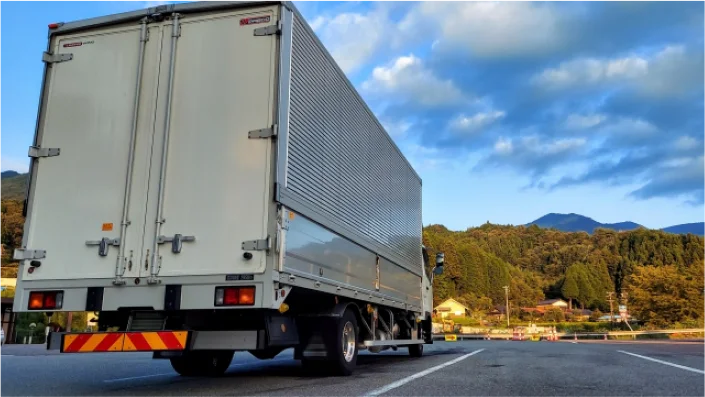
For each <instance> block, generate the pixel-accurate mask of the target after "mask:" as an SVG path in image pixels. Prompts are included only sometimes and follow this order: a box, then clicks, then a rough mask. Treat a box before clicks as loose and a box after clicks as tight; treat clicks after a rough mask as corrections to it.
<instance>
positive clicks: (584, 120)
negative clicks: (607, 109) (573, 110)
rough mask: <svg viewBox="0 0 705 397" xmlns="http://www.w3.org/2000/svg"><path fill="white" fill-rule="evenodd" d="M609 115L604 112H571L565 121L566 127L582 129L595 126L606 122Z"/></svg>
mask: <svg viewBox="0 0 705 397" xmlns="http://www.w3.org/2000/svg"><path fill="white" fill-rule="evenodd" d="M606 119H607V117H606V116H605V115H604V114H588V115H580V114H571V115H570V116H568V118H567V119H566V121H565V124H564V125H565V128H567V129H569V130H582V129H588V128H592V127H595V126H597V125H599V124H601V123H602V122H604V121H605V120H606Z"/></svg>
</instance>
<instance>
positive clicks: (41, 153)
mask: <svg viewBox="0 0 705 397" xmlns="http://www.w3.org/2000/svg"><path fill="white" fill-rule="evenodd" d="M59 154H61V149H59V148H48V147H39V146H30V147H29V153H28V156H29V157H32V158H39V157H54V156H58V155H59Z"/></svg>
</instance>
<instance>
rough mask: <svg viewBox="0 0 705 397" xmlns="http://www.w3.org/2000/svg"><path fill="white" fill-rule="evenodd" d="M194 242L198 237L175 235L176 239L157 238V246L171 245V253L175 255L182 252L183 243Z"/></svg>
mask: <svg viewBox="0 0 705 397" xmlns="http://www.w3.org/2000/svg"><path fill="white" fill-rule="evenodd" d="M192 241H196V236H183V235H181V234H175V235H174V237H167V236H159V237H157V244H164V243H171V252H173V253H175V254H178V253H179V252H181V246H182V243H190V242H192Z"/></svg>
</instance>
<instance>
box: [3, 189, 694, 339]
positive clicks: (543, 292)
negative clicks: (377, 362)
mask: <svg viewBox="0 0 705 397" xmlns="http://www.w3.org/2000/svg"><path fill="white" fill-rule="evenodd" d="M23 223H24V219H23V217H22V202H21V201H19V200H3V201H2V244H3V255H2V262H3V266H8V267H7V268H5V269H4V271H3V276H4V277H13V276H14V274H12V273H14V272H13V270H14V269H11V267H14V266H15V265H14V264H13V262H12V260H11V257H12V252H13V250H14V248H16V247H19V246H20V244H21V241H22V231H23ZM423 237H424V238H423V240H424V244H425V245H426V246H427V247H428V248H429V251H430V254H431V255H435V252H438V251H443V252H444V253H445V257H446V267H445V272H444V274H443V275H441V276H438V277H437V278H436V279H435V281H434V288H435V294H434V301H435V303H436V304H438V303H440V302H441V301H442V300H445V299H446V298H449V297H452V298H455V299H457V300H458V301H460V302H462V303H464V304H466V305H467V306H468V307H470V308H471V309H472V310H475V311H478V312H487V311H489V310H491V309H492V308H493V307H494V306H495V305H501V304H504V290H503V289H502V287H503V286H504V285H509V287H510V289H509V291H510V292H509V298H510V302H511V306H512V307H513V308H515V309H518V308H521V307H533V306H535V305H536V303H537V301H539V300H541V299H544V298H559V297H560V298H564V299H566V300H570V301H571V303H572V304H573V306H575V307H584V308H589V309H599V310H600V311H602V312H608V311H609V304H608V303H607V293H608V292H610V291H612V292H616V293H617V295H618V294H619V293H621V292H627V293H628V296H629V306H630V313H631V314H633V315H634V316H636V317H637V318H639V319H642V320H644V321H647V322H648V323H650V324H654V325H668V324H673V323H676V322H681V323H682V322H693V321H695V322H698V323H702V319H703V283H704V282H705V280H704V279H703V271H704V264H703V252H704V250H705V245H704V243H703V238H702V237H700V236H696V235H692V234H683V235H676V234H670V233H666V232H662V231H655V230H646V229H638V230H633V231H627V232H615V231H613V230H607V229H597V230H595V232H594V233H593V234H592V235H589V234H588V233H585V232H575V233H571V232H561V231H557V230H552V229H542V228H540V227H538V226H535V225H534V226H529V227H524V226H497V225H491V224H486V225H483V226H481V227H477V228H471V229H468V230H467V231H464V232H453V231H449V230H448V229H446V228H445V227H443V226H440V225H432V226H428V227H426V228H424V232H423ZM615 310H616V308H615Z"/></svg>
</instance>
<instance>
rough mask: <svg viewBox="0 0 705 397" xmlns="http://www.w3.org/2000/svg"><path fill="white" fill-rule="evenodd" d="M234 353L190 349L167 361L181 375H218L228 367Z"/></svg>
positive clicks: (230, 351)
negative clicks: (190, 350)
mask: <svg viewBox="0 0 705 397" xmlns="http://www.w3.org/2000/svg"><path fill="white" fill-rule="evenodd" d="M234 354H235V352H234V351H232V350H216V351H192V352H184V355H183V356H181V357H173V358H171V359H169V361H170V362H171V367H172V368H174V371H176V372H177V373H178V374H179V375H181V376H220V375H223V374H224V373H225V371H227V369H228V367H230V363H231V362H232V361H233V356H234Z"/></svg>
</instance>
